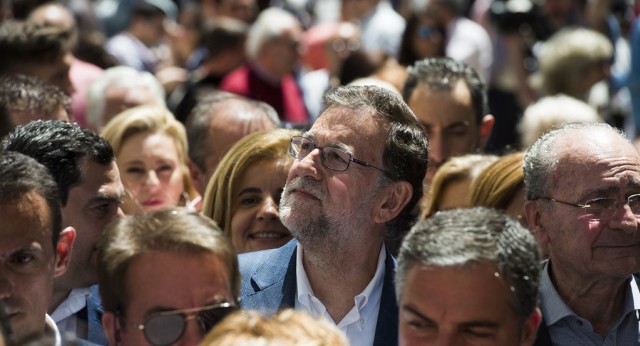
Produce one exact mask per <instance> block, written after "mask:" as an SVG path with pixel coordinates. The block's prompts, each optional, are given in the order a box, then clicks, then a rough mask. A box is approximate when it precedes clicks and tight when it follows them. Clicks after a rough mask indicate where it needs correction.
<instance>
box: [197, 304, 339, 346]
mask: <svg viewBox="0 0 640 346" xmlns="http://www.w3.org/2000/svg"><path fill="white" fill-rule="evenodd" d="M200 345H203V346H209V345H211V346H213V345H215V346H233V345H244V346H301V345H304V346H348V345H349V343H348V342H347V339H346V337H345V336H344V335H343V334H342V332H340V330H339V329H338V328H337V327H336V326H335V325H333V324H332V323H330V322H329V321H326V320H324V319H320V318H314V317H312V316H311V315H309V314H308V313H306V312H303V311H297V310H293V309H285V310H281V311H280V312H278V313H277V314H276V315H275V316H273V317H272V318H270V319H268V318H265V317H264V316H262V315H261V314H260V313H258V312H256V311H250V310H240V311H238V312H235V313H234V314H232V315H230V316H229V317H227V318H226V319H224V320H223V321H222V322H220V323H219V324H218V325H217V326H215V328H213V330H211V332H209V334H207V336H206V337H205V338H204V340H203V341H202V343H201V344H200Z"/></svg>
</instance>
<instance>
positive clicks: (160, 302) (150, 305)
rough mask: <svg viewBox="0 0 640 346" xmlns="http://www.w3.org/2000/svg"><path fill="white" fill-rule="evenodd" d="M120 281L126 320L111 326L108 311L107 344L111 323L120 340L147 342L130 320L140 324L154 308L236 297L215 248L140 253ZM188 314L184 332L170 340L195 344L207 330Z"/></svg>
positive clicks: (168, 308) (197, 304) (183, 306)
mask: <svg viewBox="0 0 640 346" xmlns="http://www.w3.org/2000/svg"><path fill="white" fill-rule="evenodd" d="M122 284H123V285H125V290H126V296H127V297H128V301H129V303H128V306H126V307H125V309H124V310H125V317H124V318H125V319H126V321H122V320H120V321H119V323H118V327H117V328H114V326H113V314H112V313H106V314H105V315H108V316H105V317H106V319H105V318H103V323H104V327H105V331H106V332H107V334H108V337H109V342H110V345H115V342H114V341H115V338H114V336H115V335H114V333H115V332H114V330H115V329H117V333H119V334H120V335H119V336H120V338H121V339H120V342H119V343H118V344H122V345H149V342H148V341H147V340H146V339H145V337H144V334H143V331H142V330H139V329H138V328H135V327H134V326H132V324H143V323H144V321H145V318H146V317H148V316H149V315H150V314H152V313H158V312H162V311H172V310H180V309H189V308H198V307H202V306H207V305H212V304H216V303H220V302H229V303H233V302H235V299H234V296H233V293H232V291H231V282H230V273H229V268H227V267H226V265H225V264H224V262H223V261H222V260H221V259H220V258H219V257H218V256H217V255H214V254H193V255H192V254H189V255H187V254H178V253H171V252H150V253H145V254H141V255H138V256H137V257H135V258H134V259H133V260H132V261H131V263H130V264H129V266H128V270H127V273H126V275H125V282H123V283H122ZM190 317H192V319H190V320H189V321H188V322H187V325H186V327H185V331H184V334H183V335H182V337H181V338H180V339H179V340H178V341H177V342H176V343H174V344H173V345H198V344H199V343H200V341H202V339H203V337H204V335H205V332H206V331H203V330H202V329H201V328H200V326H199V323H198V322H199V321H198V320H197V319H195V318H193V316H190ZM109 321H111V322H109ZM123 322H124V323H126V324H125V325H124V326H123ZM109 323H111V324H109Z"/></svg>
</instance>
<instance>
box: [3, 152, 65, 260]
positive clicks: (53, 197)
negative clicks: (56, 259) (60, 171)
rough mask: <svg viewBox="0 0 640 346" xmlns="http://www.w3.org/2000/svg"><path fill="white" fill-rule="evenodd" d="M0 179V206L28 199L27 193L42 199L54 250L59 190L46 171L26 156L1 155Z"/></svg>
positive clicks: (59, 220)
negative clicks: (48, 218) (47, 214)
mask: <svg viewBox="0 0 640 346" xmlns="http://www.w3.org/2000/svg"><path fill="white" fill-rule="evenodd" d="M0 177H2V178H0V204H7V203H11V204H14V203H15V202H16V201H19V200H20V199H22V198H27V197H26V195H27V194H28V193H35V194H37V195H38V196H40V197H42V198H43V199H44V201H45V203H46V204H47V209H48V211H49V213H50V216H51V226H52V229H51V239H52V242H53V246H54V249H55V246H56V244H57V243H58V237H59V236H60V231H62V211H61V209H60V198H58V187H57V185H56V183H55V181H54V180H53V178H52V177H51V175H50V174H49V172H48V171H47V168H46V167H44V166H43V165H41V164H40V163H38V162H37V161H36V160H34V159H33V158H31V157H29V156H26V155H23V154H20V153H16V152H13V151H0ZM2 217H4V218H7V217H11V215H3V216H2Z"/></svg>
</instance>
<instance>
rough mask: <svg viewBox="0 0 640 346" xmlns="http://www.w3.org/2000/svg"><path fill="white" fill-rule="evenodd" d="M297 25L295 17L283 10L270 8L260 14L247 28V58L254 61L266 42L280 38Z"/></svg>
mask: <svg viewBox="0 0 640 346" xmlns="http://www.w3.org/2000/svg"><path fill="white" fill-rule="evenodd" d="M299 25H300V24H299V22H298V20H297V19H296V17H294V16H293V15H292V14H290V13H289V12H287V11H285V10H283V9H280V8H277V7H270V8H268V9H266V10H264V11H262V12H260V15H259V16H258V18H257V19H256V21H255V22H254V23H253V25H251V27H250V28H249V33H248V35H247V41H246V43H245V51H246V52H247V57H249V58H250V59H253V60H255V59H256V58H258V55H259V54H260V50H261V49H262V46H263V45H264V44H265V43H266V42H268V41H270V40H273V39H275V38H277V37H279V36H281V35H282V34H283V33H284V32H285V31H286V30H289V29H290V28H292V27H296V26H299Z"/></svg>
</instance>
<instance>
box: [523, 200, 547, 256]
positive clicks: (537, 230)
mask: <svg viewBox="0 0 640 346" xmlns="http://www.w3.org/2000/svg"><path fill="white" fill-rule="evenodd" d="M539 203H541V202H540V201H529V200H527V201H524V215H525V217H526V219H527V225H528V228H529V230H530V231H531V233H533V235H534V236H535V237H536V240H537V241H538V244H539V245H540V248H543V249H544V248H546V247H547V245H548V244H549V234H548V233H547V229H546V227H545V225H544V224H543V222H542V214H541V213H540V204H539Z"/></svg>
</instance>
